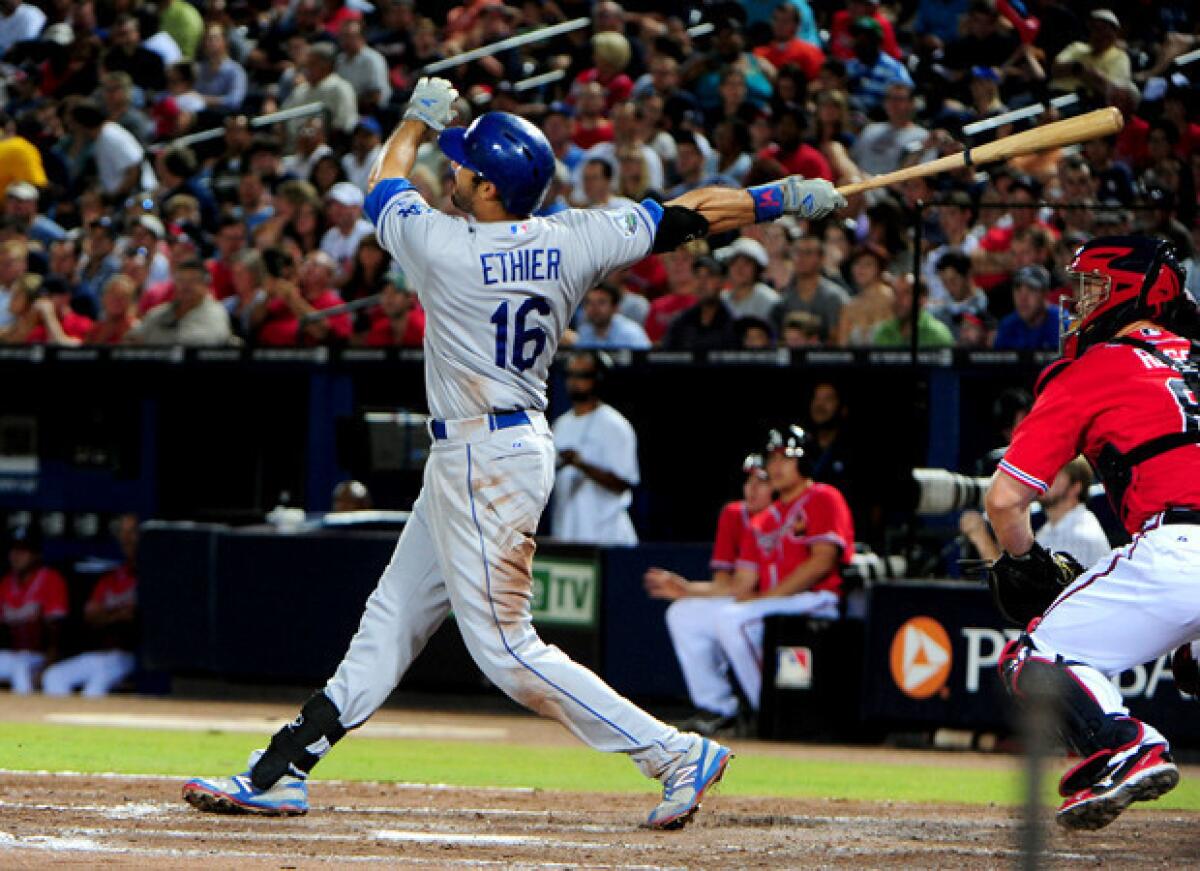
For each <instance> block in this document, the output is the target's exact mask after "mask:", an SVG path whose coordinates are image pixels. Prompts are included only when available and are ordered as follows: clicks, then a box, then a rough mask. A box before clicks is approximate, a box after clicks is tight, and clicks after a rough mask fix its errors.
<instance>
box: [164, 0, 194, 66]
mask: <svg viewBox="0 0 1200 871" xmlns="http://www.w3.org/2000/svg"><path fill="white" fill-rule="evenodd" d="M158 21H159V26H160V27H161V28H162V29H163V31H164V32H166V33H168V34H170V36H171V39H173V40H175V44H176V45H177V46H179V51H180V53H181V54H182V55H183V57H184V58H185V59H186V60H192V59H193V58H195V56H196V49H197V47H199V45H200V38H201V37H202V36H203V35H204V18H203V17H202V16H201V15H200V12H199V11H198V10H197V9H196V7H195V6H193V5H192V4H191V3H189V2H188V0H159V2H158Z"/></svg>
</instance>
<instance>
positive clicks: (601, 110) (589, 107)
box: [573, 82, 613, 151]
mask: <svg viewBox="0 0 1200 871" xmlns="http://www.w3.org/2000/svg"><path fill="white" fill-rule="evenodd" d="M576 108H577V110H578V111H577V113H576V115H575V131H574V134H573V136H574V139H575V144H576V145H578V146H579V147H580V148H582V149H583V150H584V151H587V150H588V149H589V148H591V147H592V146H593V145H599V144H600V143H601V142H612V138H613V124H612V121H610V120H609V118H608V108H607V106H606V104H605V93H604V87H603V86H602V85H601V84H600V83H599V82H589V83H587V84H585V85H583V86H582V87H581V88H580V89H579V96H578V97H577V102H576Z"/></svg>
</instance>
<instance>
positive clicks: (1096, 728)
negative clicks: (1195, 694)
mask: <svg viewBox="0 0 1200 871" xmlns="http://www.w3.org/2000/svg"><path fill="white" fill-rule="evenodd" d="M1068 274H1069V276H1070V278H1071V283H1072V285H1073V287H1072V295H1071V296H1070V297H1068V298H1067V299H1065V300H1064V302H1065V303H1066V304H1067V306H1068V311H1070V312H1071V315H1070V320H1069V322H1068V323H1066V324H1065V328H1066V331H1065V334H1064V343H1063V356H1062V358H1061V359H1060V360H1057V361H1055V362H1054V363H1053V364H1051V366H1050V367H1048V368H1047V370H1046V371H1045V372H1044V373H1042V376H1041V378H1040V379H1039V381H1038V385H1037V388H1036V391H1035V392H1036V395H1037V400H1036V402H1035V404H1034V407H1033V410H1032V411H1031V412H1030V414H1029V416H1028V417H1026V418H1025V419H1024V420H1023V421H1022V422H1021V424H1020V425H1019V426H1018V427H1017V429H1016V432H1015V433H1014V435H1013V441H1012V446H1011V447H1010V448H1009V450H1008V452H1007V453H1006V455H1005V457H1004V460H1003V461H1002V462H1001V463H1000V468H999V470H998V471H997V472H996V476H995V478H994V480H993V482H992V487H991V490H990V492H989V493H988V497H987V512H988V518H989V519H990V520H991V523H992V526H993V528H994V529H995V531H996V536H997V539H998V540H999V543H1000V546H1001V547H1002V548H1003V549H1004V553H1003V554H1002V555H1001V557H1000V558H999V559H998V560H996V562H995V563H993V565H992V571H991V583H992V590H993V593H994V594H995V596H996V599H997V604H998V605H999V606H1000V609H1001V610H1002V611H1003V612H1004V613H1005V615H1006V616H1008V617H1009V618H1010V619H1013V620H1014V621H1015V622H1018V623H1020V624H1022V625H1024V624H1028V625H1027V628H1026V630H1025V633H1024V634H1023V635H1021V636H1020V637H1019V638H1018V639H1016V640H1014V641H1012V642H1010V643H1009V644H1008V645H1007V646H1006V647H1005V649H1004V652H1003V653H1002V655H1001V658H1000V673H1001V678H1002V680H1003V681H1004V684H1005V686H1006V688H1007V689H1008V691H1009V692H1010V693H1011V694H1012V695H1013V696H1014V697H1015V698H1016V699H1017V701H1018V702H1021V701H1022V700H1024V699H1027V698H1029V697H1036V696H1038V695H1043V697H1049V698H1053V699H1054V700H1055V701H1056V702H1057V704H1058V707H1059V709H1060V712H1061V714H1062V717H1063V720H1062V729H1063V732H1064V737H1065V738H1066V739H1067V741H1068V742H1069V743H1070V744H1071V745H1072V746H1073V747H1074V749H1075V750H1076V751H1077V752H1078V753H1079V755H1080V757H1081V758H1082V761H1081V762H1080V763H1079V764H1077V765H1075V766H1074V767H1073V768H1071V769H1070V770H1069V771H1068V772H1067V773H1066V774H1065V775H1063V778H1062V780H1061V782H1060V783H1059V792H1060V793H1061V794H1062V796H1063V803H1062V805H1061V806H1060V807H1059V809H1058V817H1057V818H1058V821H1059V822H1060V823H1061V824H1062V825H1063V826H1065V827H1067V828H1071V829H1099V828H1102V827H1104V826H1106V825H1108V824H1109V823H1111V822H1112V821H1113V820H1115V819H1116V818H1117V816H1119V815H1120V813H1121V812H1122V811H1123V810H1125V808H1127V807H1128V806H1129V805H1130V804H1131V803H1133V802H1135V801H1149V800H1152V799H1156V798H1159V797H1160V796H1162V795H1163V794H1164V793H1166V792H1168V791H1170V790H1171V789H1173V788H1174V787H1175V786H1176V784H1178V783H1179V769H1178V768H1176V766H1175V764H1174V762H1173V761H1172V759H1171V753H1170V750H1169V748H1168V745H1167V740H1166V738H1164V737H1163V736H1162V734H1160V733H1159V732H1158V731H1157V730H1156V729H1155V728H1154V727H1153V726H1151V725H1149V724H1148V723H1143V722H1140V721H1138V720H1136V719H1134V718H1133V717H1131V716H1130V715H1129V711H1128V710H1127V709H1126V708H1125V706H1124V705H1123V703H1122V700H1121V694H1120V693H1119V692H1118V690H1117V689H1116V687H1115V686H1114V685H1113V684H1112V683H1111V682H1110V681H1109V677H1110V676H1112V675H1115V674H1118V673H1120V672H1122V671H1124V670H1125V669H1127V668H1131V667H1133V666H1135V665H1138V664H1140V663H1143V662H1147V661H1149V660H1152V659H1155V658H1157V657H1159V656H1161V655H1162V654H1163V653H1165V652H1167V651H1169V650H1171V649H1173V648H1175V647H1176V646H1178V645H1183V644H1185V643H1186V642H1189V641H1190V640H1191V639H1193V638H1196V637H1197V636H1198V635H1200V348H1198V346H1196V345H1193V344H1192V342H1191V341H1190V340H1189V339H1188V338H1185V336H1187V335H1197V334H1198V333H1197V331H1196V324H1197V323H1200V318H1198V317H1197V312H1196V306H1195V303H1194V302H1193V301H1192V299H1191V298H1190V297H1189V296H1188V295H1187V294H1186V293H1185V291H1184V273H1183V270H1182V269H1181V268H1180V265H1179V263H1178V261H1177V260H1176V257H1175V252H1174V250H1173V248H1172V247H1171V246H1170V245H1169V244H1168V243H1166V242H1164V241H1161V240H1159V239H1152V238H1146V237H1140V236H1113V237H1105V238H1098V239H1093V240H1092V241H1090V242H1088V243H1087V244H1085V245H1084V246H1083V247H1082V248H1080V249H1079V251H1078V252H1077V254H1076V255H1075V259H1074V260H1073V262H1072V263H1071V265H1070V266H1069V267H1068ZM1080 452H1082V453H1083V454H1084V456H1086V457H1087V458H1088V461H1089V462H1090V463H1091V464H1092V466H1093V467H1094V468H1095V469H1096V471H1097V472H1098V474H1099V475H1100V477H1101V479H1102V480H1103V481H1104V484H1105V487H1106V489H1107V491H1108V494H1109V498H1110V499H1111V500H1112V503H1113V506H1114V508H1115V509H1116V511H1117V513H1118V515H1119V516H1120V518H1121V521H1122V523H1123V524H1124V525H1125V528H1126V529H1127V530H1128V531H1129V532H1130V534H1131V535H1132V536H1133V540H1132V541H1131V542H1130V543H1129V544H1128V545H1126V546H1125V547H1123V548H1118V549H1117V550H1114V551H1113V552H1112V553H1111V554H1110V555H1108V556H1106V557H1104V558H1102V559H1101V560H1100V561H1099V562H1097V563H1096V564H1095V565H1093V566H1091V567H1090V568H1089V569H1087V570H1086V571H1085V570H1084V568H1083V566H1081V565H1080V564H1079V563H1078V562H1076V561H1075V560H1074V558H1072V557H1071V556H1070V555H1068V554H1062V553H1057V554H1051V553H1049V552H1048V551H1046V550H1045V548H1043V547H1042V546H1041V545H1039V544H1037V543H1036V542H1035V541H1034V537H1033V532H1032V530H1031V528H1030V523H1029V507H1030V504H1031V503H1032V502H1033V501H1034V500H1035V499H1036V498H1037V497H1038V495H1039V494H1041V493H1043V492H1045V490H1046V488H1047V482H1049V481H1052V480H1053V479H1054V476H1055V474H1056V473H1057V472H1058V470H1059V469H1060V468H1062V466H1063V465H1064V464H1065V463H1067V462H1069V461H1070V460H1071V458H1072V457H1074V456H1075V455H1076V454H1077V453H1080ZM1064 588H1065V589H1064ZM1189 654H1190V649H1189V648H1187V647H1183V648H1181V649H1180V651H1179V652H1177V654H1176V657H1175V664H1176V671H1177V675H1178V680H1179V681H1180V686H1181V688H1183V689H1185V690H1187V689H1189V688H1191V689H1193V691H1194V688H1195V685H1196V684H1200V680H1198V679H1197V678H1200V675H1197V673H1196V668H1195V661H1194V659H1192V658H1191V657H1190V655H1189ZM1189 670H1190V679H1191V680H1192V681H1193V685H1192V687H1189V685H1188V680H1189Z"/></svg>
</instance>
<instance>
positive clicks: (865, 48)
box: [846, 16, 913, 113]
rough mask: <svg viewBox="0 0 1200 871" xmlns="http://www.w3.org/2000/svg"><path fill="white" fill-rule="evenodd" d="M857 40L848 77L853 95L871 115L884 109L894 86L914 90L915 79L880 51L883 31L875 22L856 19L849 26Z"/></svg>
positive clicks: (901, 65)
mask: <svg viewBox="0 0 1200 871" xmlns="http://www.w3.org/2000/svg"><path fill="white" fill-rule="evenodd" d="M850 33H851V35H852V36H853V37H854V56H853V57H850V58H847V59H846V76H847V78H848V80H849V90H850V95H851V96H852V97H854V99H855V100H856V101H857V102H858V104H859V106H861V107H862V109H863V110H864V111H866V112H868V113H873V112H876V111H878V110H879V109H880V108H881V106H882V105H883V100H884V97H885V96H886V94H887V90H888V87H889V86H891V85H896V84H900V85H907V86H908V87H910V88H911V87H912V86H913V81H912V77H911V76H909V74H908V70H907V69H906V68H905V66H904V64H902V63H900V61H898V60H896V59H895V58H894V57H892V56H891V55H890V54H887V53H886V52H884V51H883V50H882V48H881V45H882V43H883V29H882V28H881V27H880V25H879V22H878V21H876V20H875V19H874V18H868V17H866V16H864V17H862V18H859V19H857V20H856V21H855V22H854V23H853V24H852V25H851V26H850Z"/></svg>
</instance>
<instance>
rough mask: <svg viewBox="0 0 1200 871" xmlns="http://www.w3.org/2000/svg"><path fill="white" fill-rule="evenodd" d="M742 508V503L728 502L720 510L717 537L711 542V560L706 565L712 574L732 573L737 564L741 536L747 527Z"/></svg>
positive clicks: (743, 504)
mask: <svg viewBox="0 0 1200 871" xmlns="http://www.w3.org/2000/svg"><path fill="white" fill-rule="evenodd" d="M744 506H745V503H743V502H729V503H727V504H726V505H725V507H724V508H722V509H721V514H720V516H719V517H718V518H717V537H716V539H715V540H714V541H713V552H712V559H711V560H709V563H708V566H709V568H711V569H712V570H713V571H714V572H717V571H733V569H734V566H735V565H736V564H737V558H738V550H739V548H740V547H741V544H742V534H743V533H744V532H745V528H746V525H747V524H746V522H745V513H744Z"/></svg>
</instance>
